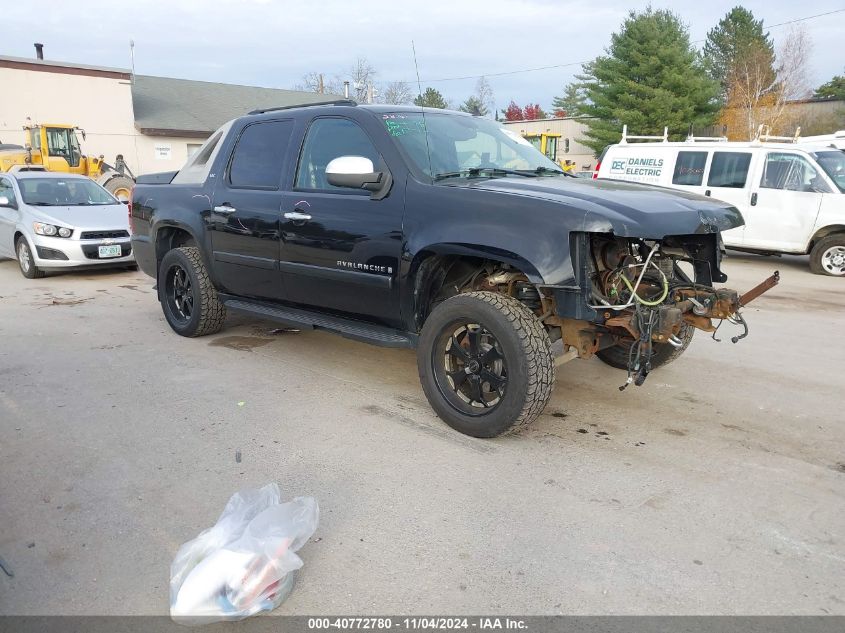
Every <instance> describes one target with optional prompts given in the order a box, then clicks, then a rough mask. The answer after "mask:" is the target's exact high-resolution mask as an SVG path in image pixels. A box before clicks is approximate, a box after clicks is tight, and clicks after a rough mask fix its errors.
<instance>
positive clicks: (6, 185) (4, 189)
mask: <svg viewBox="0 0 845 633" xmlns="http://www.w3.org/2000/svg"><path fill="white" fill-rule="evenodd" d="M0 197H6V198H8V199H9V202H16V200H15V190H14V188H13V187H12V183H11V182H9V181H8V180H6V179H5V178H0Z"/></svg>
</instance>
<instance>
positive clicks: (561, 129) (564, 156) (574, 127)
mask: <svg viewBox="0 0 845 633" xmlns="http://www.w3.org/2000/svg"><path fill="white" fill-rule="evenodd" d="M501 123H503V124H504V125H505V127H507V128H508V129H510V130H513V131H514V132H517V133H518V134H520V135H522V136H526V135H531V134H560V138H559V139H558V141H557V156H556V159H555V160H556V161H557V162H558V163H560V164H562V163H563V161H565V160H572V161H575V171H591V170H592V169H593V168H594V167H595V166H596V157H595V155H594V154H593V150H591V149H590V148H589V147H587V146H586V145H582V144H581V142H580V141H581V139H582V138H583V137H584V133H585V132H586V131H587V126H586V124H585V123H584V121H583V119H578V118H574V117H566V118H562V119H534V120H532V121H501Z"/></svg>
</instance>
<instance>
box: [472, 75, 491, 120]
mask: <svg viewBox="0 0 845 633" xmlns="http://www.w3.org/2000/svg"><path fill="white" fill-rule="evenodd" d="M474 96H475V98H476V99H478V101H479V103H480V104H481V109H482V110H483V111H484V113H485V115H486V113H487V112H495V110H496V99H495V97H494V96H493V88H491V87H490V82H488V81H487V78H486V77H483V76H482V77H479V78H478V81H477V82H475V95H474Z"/></svg>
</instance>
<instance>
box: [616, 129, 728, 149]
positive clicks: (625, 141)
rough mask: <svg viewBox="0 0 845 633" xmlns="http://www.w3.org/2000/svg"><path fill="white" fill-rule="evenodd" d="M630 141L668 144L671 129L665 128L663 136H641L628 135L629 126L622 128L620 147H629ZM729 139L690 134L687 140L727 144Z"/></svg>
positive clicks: (690, 141) (689, 141) (688, 141)
mask: <svg viewBox="0 0 845 633" xmlns="http://www.w3.org/2000/svg"><path fill="white" fill-rule="evenodd" d="M628 141H660V142H661V143H668V142H669V128H668V127H664V128H663V136H639V135H634V134H628V126H627V125H623V126H622V140H620V141H619V144H620V145H627V144H628ZM727 141H728V137H727V136H693V135H692V133H690V135H689V136H687V138H686V142H687V143H706V142H710V143H712V142H718V143H727Z"/></svg>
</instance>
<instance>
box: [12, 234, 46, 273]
mask: <svg viewBox="0 0 845 633" xmlns="http://www.w3.org/2000/svg"><path fill="white" fill-rule="evenodd" d="M15 252H16V253H17V254H18V265H19V266H20V268H21V274H22V275H23V276H24V277H26V278H27V279H40V278H41V277H43V276H44V275H45V274H46V273H45V272H44V271H43V270H41V269H40V268H39V267H38V266H36V265H35V259H34V258H33V256H32V250H31V249H30V248H29V242H27V241H26V238H25V237H24V236H23V235H21V236H20V237H19V238H18V242H17V244H15Z"/></svg>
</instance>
